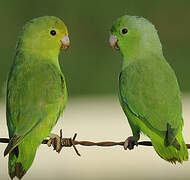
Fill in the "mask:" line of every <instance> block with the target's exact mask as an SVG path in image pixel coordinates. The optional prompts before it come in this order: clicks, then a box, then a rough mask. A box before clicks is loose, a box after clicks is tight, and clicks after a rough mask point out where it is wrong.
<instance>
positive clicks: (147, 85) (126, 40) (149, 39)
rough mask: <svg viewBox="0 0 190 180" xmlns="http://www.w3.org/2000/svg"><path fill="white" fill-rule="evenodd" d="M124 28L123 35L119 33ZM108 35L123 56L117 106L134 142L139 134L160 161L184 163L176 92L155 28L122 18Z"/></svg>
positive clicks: (174, 77)
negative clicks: (149, 143) (124, 116)
mask: <svg viewBox="0 0 190 180" xmlns="http://www.w3.org/2000/svg"><path fill="white" fill-rule="evenodd" d="M124 28H126V29H127V30H128V32H127V33H126V34H123V33H122V29H124ZM111 33H112V34H113V35H114V36H116V37H117V39H118V42H117V45H118V46H119V48H120V51H121V53H122V55H123V61H122V66H121V73H120V78H119V90H120V102H121V105H122V108H123V110H124V112H125V114H126V116H127V117H128V121H129V124H130V126H131V128H132V132H133V137H134V139H136V140H138V139H139V137H140V132H141V131H142V132H143V133H144V134H146V135H147V136H148V137H149V138H150V139H151V141H152V144H153V146H154V148H155V150H156V152H157V153H158V154H159V155H160V156H161V157H162V158H163V159H165V160H167V161H170V162H176V161H179V162H183V160H188V151H187V148H186V145H185V143H184V140H183V136H182V127H183V118H182V104H181V95H180V90H179V86H178V83H177V79H176V76H175V73H174V72H173V70H172V69H171V67H170V66H169V64H168V63H167V62H166V60H165V58H164V56H163V54H162V47H161V43H160V40H159V37H158V35H157V31H156V29H155V27H154V26H153V25H152V24H151V23H150V22H149V21H147V20H146V19H144V18H139V17H134V16H123V17H121V18H119V19H117V20H116V21H115V22H114V24H113V26H112V29H111Z"/></svg>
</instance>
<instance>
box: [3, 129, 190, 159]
mask: <svg viewBox="0 0 190 180" xmlns="http://www.w3.org/2000/svg"><path fill="white" fill-rule="evenodd" d="M76 137H77V133H75V134H74V136H73V138H63V136H62V129H61V130H60V139H61V146H62V147H73V148H74V150H75V152H76V154H77V155H78V156H81V154H80V153H79V151H78V150H77V148H76V145H82V146H101V147H110V146H123V147H124V144H125V141H120V142H113V141H103V142H92V141H77V140H76ZM48 140H49V139H44V140H43V141H42V144H47V142H48ZM0 143H9V139H8V138H0ZM138 145H141V146H152V143H151V141H140V142H138V143H137V146H138ZM186 146H187V148H188V149H190V144H186Z"/></svg>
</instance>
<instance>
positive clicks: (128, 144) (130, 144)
mask: <svg viewBox="0 0 190 180" xmlns="http://www.w3.org/2000/svg"><path fill="white" fill-rule="evenodd" d="M137 145H138V140H136V139H135V138H134V137H133V136H130V137H128V138H127V139H126V140H125V142H124V149H125V150H127V149H129V150H131V149H134V146H137Z"/></svg>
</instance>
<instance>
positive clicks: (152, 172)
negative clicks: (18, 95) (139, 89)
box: [0, 0, 190, 180]
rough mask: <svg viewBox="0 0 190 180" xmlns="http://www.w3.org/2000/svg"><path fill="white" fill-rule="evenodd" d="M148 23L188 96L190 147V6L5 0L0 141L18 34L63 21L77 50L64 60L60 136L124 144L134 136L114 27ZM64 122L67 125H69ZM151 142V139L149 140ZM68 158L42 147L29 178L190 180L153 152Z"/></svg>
mask: <svg viewBox="0 0 190 180" xmlns="http://www.w3.org/2000/svg"><path fill="white" fill-rule="evenodd" d="M124 14H130V15H137V16H143V17H145V18H147V19H149V20H150V21H151V22H152V23H153V24H154V25H155V26H156V28H157V30H158V33H159V36H160V39H161V42H162V46H163V51H164V55H165V57H166V59H167V60H168V62H169V63H170V65H171V66H172V67H173V69H174V70H175V72H176V75H177V77H178V81H179V84H180V87H181V90H182V92H183V108H184V119H185V127H184V136H185V139H186V141H187V142H189V143H190V133H189V132H190V113H189V106H190V96H189V95H188V93H189V91H190V83H189V77H190V71H189V67H190V61H189V56H190V55H189V48H190V34H189V32H190V21H189V18H190V1H189V0H180V1H179V0H167V1H165V0H159V1H153V0H141V1H138V0H117V1H115V0H109V1H100V0H96V1H89V0H82V1H65V0H54V1H52V0H46V1H39V0H32V1H25V0H19V1H10V0H7V1H3V0H0V24H1V25H0V27H1V30H0V32H1V33H0V40H1V41H0V42H1V43H0V90H1V91H0V137H6V136H7V129H6V120H5V104H4V98H5V85H6V79H7V75H8V72H9V69H10V66H11V63H12V61H13V56H14V49H15V45H16V41H17V37H18V34H19V31H20V30H21V28H22V26H23V25H24V24H25V23H26V22H27V21H28V20H30V19H32V18H35V17H39V16H44V15H54V16H58V17H60V18H61V19H63V21H64V22H65V24H66V25H67V27H68V29H69V33H70V40H71V47H70V49H69V50H68V51H67V52H64V53H63V54H61V55H60V64H61V67H62V70H63V72H64V74H65V77H66V81H67V87H68V91H69V102H68V106H67V109H66V111H65V113H64V117H63V118H62V119H63V120H62V119H61V121H60V122H59V124H58V126H57V127H56V128H55V129H54V132H59V129H60V128H63V132H64V135H65V136H69V137H70V136H72V135H73V134H74V133H75V132H76V131H77V132H78V134H79V139H80V140H92V141H100V140H115V141H121V140H125V138H126V137H127V136H129V135H131V131H130V127H129V125H128V123H127V121H126V118H125V116H124V114H123V112H122V110H121V108H120V105H119V101H118V99H117V91H118V73H119V68H120V62H121V58H122V57H121V55H120V54H119V52H116V51H112V50H111V48H110V47H109V43H108V37H109V29H110V27H111V24H112V22H113V20H115V19H116V18H118V17H120V16H122V15H124ZM63 121H64V122H63ZM143 138H145V137H143ZM4 148H5V145H3V144H0V154H1V156H0V179H8V175H7V158H3V150H4ZM79 150H80V151H81V153H82V155H83V156H82V157H80V158H79V157H77V156H76V155H75V154H74V152H73V150H72V149H68V148H66V149H64V150H63V151H62V152H61V154H59V155H58V154H56V153H55V152H52V149H50V148H49V149H48V148H47V147H45V146H44V145H42V146H41V147H40V148H39V150H38V153H37V156H36V159H35V162H34V163H33V166H32V168H31V169H30V170H29V172H28V173H27V175H26V176H25V179H64V178H65V179H69V180H70V179H71V180H72V179H102V180H104V179H127V178H128V179H189V177H190V172H189V169H190V163H189V162H186V163H184V165H183V166H181V165H177V166H173V165H171V164H169V163H167V162H165V161H163V160H161V159H160V158H159V157H158V155H156V153H155V152H154V150H153V149H152V148H151V147H139V148H136V149H135V150H134V151H131V152H125V151H124V150H123V149H122V148H121V147H110V148H100V147H99V148H96V147H88V148H87V147H85V148H83V147H79Z"/></svg>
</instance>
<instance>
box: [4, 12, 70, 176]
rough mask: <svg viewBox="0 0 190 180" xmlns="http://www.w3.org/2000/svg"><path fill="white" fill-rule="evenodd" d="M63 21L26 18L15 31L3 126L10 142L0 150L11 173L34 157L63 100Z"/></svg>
mask: <svg viewBox="0 0 190 180" xmlns="http://www.w3.org/2000/svg"><path fill="white" fill-rule="evenodd" d="M69 45H70V41H69V37H68V30H67V27H66V25H65V24H64V22H63V21H62V20H61V19H59V18H57V17H53V16H44V17H39V18H35V19H33V20H30V21H29V22H28V23H26V25H25V26H24V27H23V30H22V32H21V34H20V37H19V40H18V43H17V47H16V52H15V56H14V62H13V64H12V67H11V71H10V73H9V77H8V82H7V103H6V104H7V105H6V106H7V107H6V115H7V126H8V130H9V137H10V142H9V144H8V146H7V147H6V149H5V151H4V155H5V156H6V155H7V154H9V162H8V171H9V175H10V177H11V178H14V177H15V176H16V177H18V178H19V179H21V178H22V177H23V175H24V174H25V173H26V172H27V171H28V169H29V168H30V166H31V165H32V162H33V160H34V157H35V154H36V150H37V148H38V146H39V145H40V144H41V142H42V140H43V139H44V138H46V137H47V136H50V142H49V143H48V144H49V145H51V143H52V139H55V140H57V143H56V146H55V148H56V151H57V152H59V151H60V148H61V146H60V143H59V138H57V137H56V136H54V135H51V134H50V132H51V130H52V128H53V127H54V125H55V124H56V123H57V120H58V118H59V117H60V115H61V114H62V113H63V110H64V108H65V105H66V101H67V89H66V82H65V78H64V75H63V74H62V71H61V69H60V66H59V61H58V56H59V53H60V50H65V49H67V48H68V47H69Z"/></svg>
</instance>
